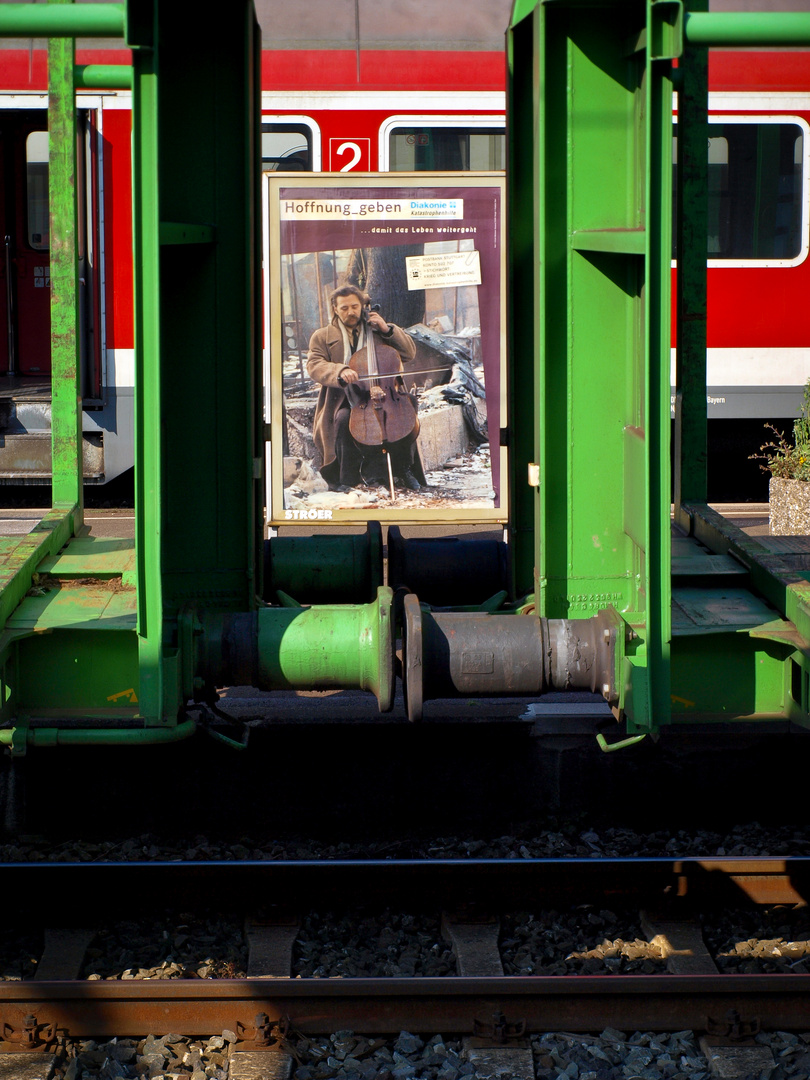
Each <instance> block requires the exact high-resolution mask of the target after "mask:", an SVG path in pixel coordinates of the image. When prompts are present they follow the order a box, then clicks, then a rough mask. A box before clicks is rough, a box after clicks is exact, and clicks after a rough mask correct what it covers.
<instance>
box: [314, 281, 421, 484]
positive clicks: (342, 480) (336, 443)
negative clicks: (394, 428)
mask: <svg viewBox="0 0 810 1080" xmlns="http://www.w3.org/2000/svg"><path fill="white" fill-rule="evenodd" d="M329 300H330V303H331V305H332V321H331V322H330V324H329V325H328V326H324V327H322V328H321V329H320V330H316V331H315V333H314V334H313V335H312V338H311V339H310V342H309V355H308V359H307V371H308V373H309V375H310V378H312V379H314V380H315V382H318V383H320V384H321V391H320V394H319V395H318V404H317V406H316V408H315V421H314V423H313V431H312V436H313V441H314V442H315V446H316V447H317V448H318V450H320V452H321V454H322V456H323V465H322V466H321V475H322V476H323V478H324V480H326V482H327V483H328V484H329V487H330V488H332V489H333V490H340V489H348V488H353V487H356V486H357V485H358V484H361V483H366V484H369V485H376V484H386V485H387V483H388V475H387V472H388V470H387V466H386V463H385V459H384V452H386V453H390V456H391V468H392V471H393V475H394V478H395V482H396V484H397V486H399V487H403V488H407V489H408V490H410V491H418V490H419V488H420V487H421V485H423V484H425V483H426V480H425V474H424V472H423V470H422V463H421V461H420V459H419V454H418V453H417V450H416V439H415V436H414V437H413V438H410V439H400V440H398V441H396V442H392V443H390V445H387V446H386V447H385V448H384V449H383V448H382V447H379V446H370V445H366V444H365V443H360V442H358V441H357V440H356V439H355V438H354V437H353V436H352V434H351V431H350V419H351V409H352V402H351V401H350V400H349V395H347V393H346V389H347V387H352V390H351V391H350V395H351V396H352V398H354V399H355V400H362V399H363V398H365V399H366V400H368V401H370V403H371V404H372V405H374V403H375V401H377V402H379V401H380V400H381V399H382V397H383V396H384V395H385V394H386V387H387V385H390V381H389V382H388V383H387V382H386V379H385V378H383V379H381V380H379V381H377V380H373V379H369V378H366V377H363V376H361V375H360V374H358V371H357V370H355V368H354V367H353V366H352V357H353V356H354V354H355V353H359V352H360V351H361V350H363V349H365V348H366V347H367V344H368V342H367V338H368V337H369V334H370V333H371V332H372V331H373V332H374V334H375V336H376V337H377V338H378V339H379V342H380V343H382V344H384V345H388V346H389V347H390V348H392V349H394V350H396V352H397V353H398V354H399V357H400V361H399V370H400V371H401V370H402V359H403V358H404V359H405V360H412V359H413V357H414V356H415V355H416V346H415V345H414V342H413V338H411V337H410V336H409V335H408V334H406V333H405V331H404V330H402V329H401V328H400V327H398V326H395V325H394V324H393V323H387V322H386V321H385V319H383V317H382V316H381V315H380V314H379V312H376V311H371V312H369V313H368V314H367V315H364V309H365V307H366V305H367V304H368V297H367V296H366V295H365V293H364V292H363V291H362V290H361V289H358V288H357V287H356V286H355V285H341V286H340V287H339V288H337V289H335V290H334V292H333V293H332V294H331V296H330V297H329ZM389 380H390V377H389ZM396 381H397V383H401V380H400V379H399V378H398V377H397V379H396ZM414 418H415V413H414Z"/></svg>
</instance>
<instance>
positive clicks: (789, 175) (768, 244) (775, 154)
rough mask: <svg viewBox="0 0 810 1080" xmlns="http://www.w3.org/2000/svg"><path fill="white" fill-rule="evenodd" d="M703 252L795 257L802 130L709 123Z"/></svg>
mask: <svg viewBox="0 0 810 1080" xmlns="http://www.w3.org/2000/svg"><path fill="white" fill-rule="evenodd" d="M709 131H710V133H711V134H710V138H709V257H710V258H712V259H795V258H796V257H797V256H798V255H799V254H800V252H801V246H802V243H801V241H802V236H801V226H802V144H803V138H802V130H801V128H800V127H798V125H796V124H711V125H710V127H709Z"/></svg>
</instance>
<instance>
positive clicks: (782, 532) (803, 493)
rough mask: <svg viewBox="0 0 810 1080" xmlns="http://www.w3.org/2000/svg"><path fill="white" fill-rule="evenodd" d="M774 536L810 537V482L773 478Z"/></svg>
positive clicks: (772, 533) (770, 494) (771, 488)
mask: <svg viewBox="0 0 810 1080" xmlns="http://www.w3.org/2000/svg"><path fill="white" fill-rule="evenodd" d="M769 498H770V515H771V524H770V530H771V535H772V536H810V481H807V480H782V479H777V478H776V477H775V476H772V477H771V481H770V486H769Z"/></svg>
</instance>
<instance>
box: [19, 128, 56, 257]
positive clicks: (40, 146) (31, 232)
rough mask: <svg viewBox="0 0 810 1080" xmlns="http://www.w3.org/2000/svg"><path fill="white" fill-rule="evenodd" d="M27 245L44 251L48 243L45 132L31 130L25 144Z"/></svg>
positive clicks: (46, 142)
mask: <svg viewBox="0 0 810 1080" xmlns="http://www.w3.org/2000/svg"><path fill="white" fill-rule="evenodd" d="M25 172H26V192H27V197H26V201H27V209H28V244H29V247H32V248H34V250H35V251H47V250H48V247H49V245H50V242H51V238H50V224H49V220H48V132H47V131H32V132H31V133H30V134H29V135H28V138H27V139H26V141H25Z"/></svg>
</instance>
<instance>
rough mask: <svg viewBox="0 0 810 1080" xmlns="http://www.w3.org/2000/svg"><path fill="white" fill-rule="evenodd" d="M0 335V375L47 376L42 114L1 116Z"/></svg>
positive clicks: (45, 159)
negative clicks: (0, 323) (0, 248)
mask: <svg viewBox="0 0 810 1080" xmlns="http://www.w3.org/2000/svg"><path fill="white" fill-rule="evenodd" d="M0 140H1V141H0V146H1V147H2V162H3V170H2V174H3V175H2V184H3V191H2V202H1V203H0V228H1V229H2V236H3V266H2V274H3V299H4V303H3V332H2V340H1V341H0V373H3V374H6V375H11V376H40V377H41V378H42V379H43V380H44V379H45V378H46V377H47V374H48V372H49V371H50V267H49V258H50V256H49V250H48V247H49V237H48V132H47V113H46V112H45V111H44V110H39V109H38V110H36V111H33V110H31V111H30V112H29V111H28V110H25V111H20V112H18V111H13V112H12V111H9V112H5V113H3V115H2V127H1V128H0Z"/></svg>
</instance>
